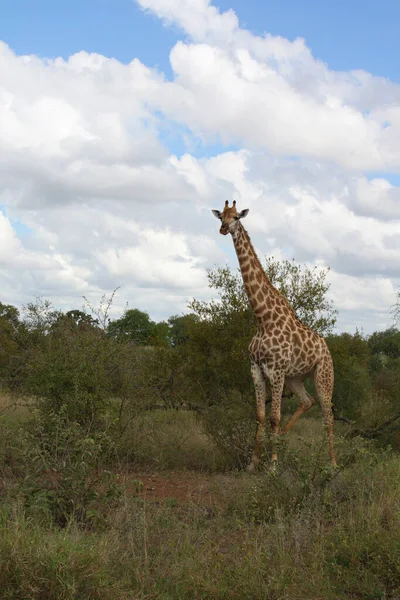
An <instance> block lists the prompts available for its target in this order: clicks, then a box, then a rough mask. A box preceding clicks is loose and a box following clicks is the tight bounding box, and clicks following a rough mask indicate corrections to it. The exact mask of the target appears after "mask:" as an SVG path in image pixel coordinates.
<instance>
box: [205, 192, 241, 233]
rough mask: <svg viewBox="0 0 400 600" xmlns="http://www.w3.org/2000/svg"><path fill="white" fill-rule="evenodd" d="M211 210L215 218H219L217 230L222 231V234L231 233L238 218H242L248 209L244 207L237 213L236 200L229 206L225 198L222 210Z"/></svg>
mask: <svg viewBox="0 0 400 600" xmlns="http://www.w3.org/2000/svg"><path fill="white" fill-rule="evenodd" d="M211 212H212V214H213V215H214V216H215V217H217V219H220V220H221V228H220V230H219V232H220V233H222V235H226V234H227V233H233V232H234V231H235V229H236V227H237V224H238V222H239V219H243V218H244V217H245V216H246V215H247V213H248V212H249V209H248V208H246V209H245V210H241V211H240V212H239V213H238V211H237V210H236V200H234V201H233V205H232V206H231V208H229V202H228V200H226V201H225V206H224V210H223V211H222V212H221V211H219V210H212V211H211Z"/></svg>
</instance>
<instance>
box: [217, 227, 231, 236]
mask: <svg viewBox="0 0 400 600" xmlns="http://www.w3.org/2000/svg"><path fill="white" fill-rule="evenodd" d="M219 232H220V233H221V234H222V235H227V234H228V233H229V227H228V226H227V225H221V229H220V230H219Z"/></svg>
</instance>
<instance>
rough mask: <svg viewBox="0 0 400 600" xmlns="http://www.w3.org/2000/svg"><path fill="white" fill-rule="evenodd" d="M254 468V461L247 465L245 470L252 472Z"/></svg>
mask: <svg viewBox="0 0 400 600" xmlns="http://www.w3.org/2000/svg"><path fill="white" fill-rule="evenodd" d="M255 470H256V465H255V464H254V463H252V462H251V463H250V464H249V465H248V467H247V472H248V473H254V471H255Z"/></svg>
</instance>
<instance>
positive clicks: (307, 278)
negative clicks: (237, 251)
mask: <svg viewBox="0 0 400 600" xmlns="http://www.w3.org/2000/svg"><path fill="white" fill-rule="evenodd" d="M265 272H266V274H267V276H268V278H269V280H270V281H271V283H272V284H273V285H274V286H275V287H276V288H277V289H278V290H279V291H280V292H281V293H282V294H283V296H285V298H287V300H288V301H289V303H290V304H291V306H292V307H293V309H294V311H295V313H296V314H297V316H298V317H299V319H301V321H302V322H303V323H304V324H305V325H308V326H309V327H311V328H312V329H314V330H315V331H317V332H318V333H320V334H321V335H327V334H328V333H329V332H330V331H331V330H332V328H333V326H334V324H335V322H336V314H337V310H335V309H334V307H333V303H332V301H331V300H329V299H328V298H327V293H328V291H329V287H330V284H329V283H327V282H326V277H327V275H328V272H329V269H318V268H317V267H314V268H310V267H308V266H307V265H298V264H296V263H295V262H294V261H289V260H284V261H281V262H280V261H277V260H275V259H274V258H273V257H270V258H267V260H266V266H265ZM208 280H209V287H210V288H213V289H215V290H217V292H218V295H219V298H218V299H215V300H211V301H209V302H205V301H198V300H194V301H193V302H192V303H191V304H189V307H190V308H191V309H192V310H193V312H194V313H195V314H196V315H198V316H199V317H200V318H202V319H207V320H210V319H211V320H212V321H214V322H217V321H220V322H224V321H226V320H227V319H228V320H229V319H232V318H233V317H234V315H236V314H238V313H242V312H244V311H247V312H248V313H249V316H248V322H249V324H250V323H253V324H254V323H255V320H254V318H253V316H252V311H251V310H250V307H249V303H248V300H247V296H246V292H245V289H244V285H243V281H242V276H241V273H240V270H237V271H236V272H233V271H231V270H230V269H229V268H227V267H219V268H217V269H215V270H210V271H208Z"/></svg>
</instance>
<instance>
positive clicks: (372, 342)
mask: <svg viewBox="0 0 400 600" xmlns="http://www.w3.org/2000/svg"><path fill="white" fill-rule="evenodd" d="M368 345H369V347H370V348H371V352H372V354H377V355H379V357H380V359H381V361H382V364H383V365H386V364H387V362H388V359H396V358H400V330H398V329H396V328H395V327H391V328H390V329H386V331H375V333H373V334H372V335H371V336H370V337H369V338H368Z"/></svg>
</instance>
